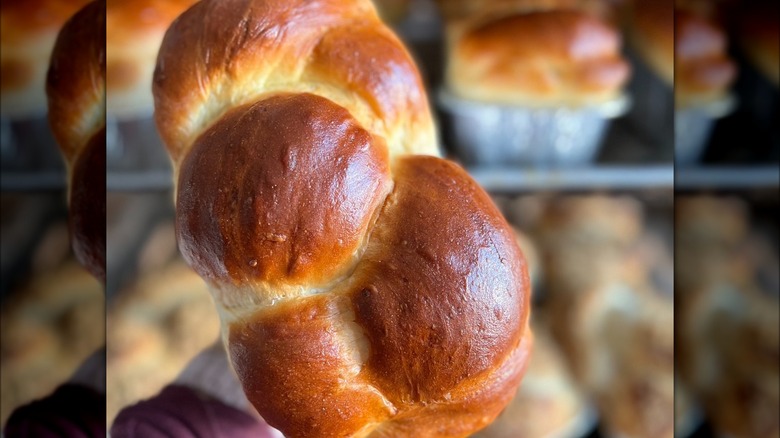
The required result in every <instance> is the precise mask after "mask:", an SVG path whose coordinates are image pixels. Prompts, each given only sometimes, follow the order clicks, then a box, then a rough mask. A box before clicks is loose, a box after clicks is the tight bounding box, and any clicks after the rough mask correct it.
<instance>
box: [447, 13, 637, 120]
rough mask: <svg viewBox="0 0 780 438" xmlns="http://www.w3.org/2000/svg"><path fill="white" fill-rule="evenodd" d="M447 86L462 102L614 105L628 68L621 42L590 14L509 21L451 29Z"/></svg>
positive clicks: (532, 16)
mask: <svg viewBox="0 0 780 438" xmlns="http://www.w3.org/2000/svg"><path fill="white" fill-rule="evenodd" d="M449 41H450V49H449V56H450V59H449V62H448V66H447V84H448V86H449V87H450V89H451V90H452V91H454V92H455V93H456V94H458V95H459V96H461V97H463V98H467V99H474V100H480V101H489V102H502V103H511V104H517V105H527V106H549V105H572V106H578V105H587V104H597V103H600V102H603V101H605V100H609V99H611V98H615V97H616V96H617V95H618V94H619V93H620V90H621V88H622V86H623V84H625V82H626V81H627V79H628V75H629V72H630V67H629V65H628V63H626V62H625V61H624V60H623V58H622V57H621V55H620V35H619V33H618V32H617V31H615V30H614V29H613V28H612V27H610V26H609V25H607V24H606V23H605V22H603V21H601V20H600V19H598V18H596V17H593V16H591V15H589V14H588V13H586V12H582V11H575V10H555V11H541V12H531V13H525V14H518V15H511V16H507V17H504V18H501V19H498V20H494V21H489V22H487V23H483V24H480V25H478V26H476V27H470V28H468V29H465V30H458V29H457V28H456V27H453V28H451V33H450V35H449Z"/></svg>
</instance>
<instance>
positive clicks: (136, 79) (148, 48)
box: [106, 0, 196, 117]
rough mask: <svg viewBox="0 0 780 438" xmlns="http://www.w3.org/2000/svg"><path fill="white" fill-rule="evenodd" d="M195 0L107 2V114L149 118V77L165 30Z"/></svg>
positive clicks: (150, 82)
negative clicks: (147, 116) (145, 116)
mask: <svg viewBox="0 0 780 438" xmlns="http://www.w3.org/2000/svg"><path fill="white" fill-rule="evenodd" d="M195 1H196V0H109V1H108V2H107V5H106V48H107V60H106V64H107V77H106V80H107V83H106V85H107V93H108V95H107V105H108V107H107V111H108V114H109V115H111V116H115V117H139V116H144V115H151V114H152V111H153V109H154V99H153V97H152V87H151V84H152V74H153V73H154V66H155V63H156V61H157V52H158V51H159V49H160V44H161V43H162V39H163V36H164V35H165V31H166V30H167V29H168V26H170V24H171V22H173V20H174V19H176V17H178V16H179V14H181V13H182V12H184V10H185V9H187V8H188V7H190V6H191V5H192V4H193V3H194V2H195Z"/></svg>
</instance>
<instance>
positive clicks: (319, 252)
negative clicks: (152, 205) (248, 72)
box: [176, 94, 390, 286]
mask: <svg viewBox="0 0 780 438" xmlns="http://www.w3.org/2000/svg"><path fill="white" fill-rule="evenodd" d="M270 138H273V141H263V139H270ZM207 170H208V171H207ZM389 190H390V180H389V169H388V164H387V151H386V148H385V147H384V145H383V144H382V142H381V140H379V139H376V138H374V137H372V136H371V135H370V134H369V133H368V132H366V131H365V130H363V129H362V128H361V127H360V126H359V125H357V123H356V122H355V120H354V119H353V118H352V117H350V115H349V113H348V112H347V111H346V110H345V109H344V108H341V107H339V106H338V105H336V104H334V103H332V102H330V101H328V100H326V99H324V98H322V97H319V96H315V95H312V94H289V95H278V96H274V97H269V98H267V99H265V100H262V101H259V102H257V103H255V104H252V105H248V106H245V107H239V108H236V109H233V110H231V111H230V112H228V113H227V114H225V115H224V116H223V117H222V118H221V119H220V120H219V121H218V122H217V123H216V124H215V125H214V126H212V127H211V128H210V129H209V130H208V131H206V132H205V133H204V134H203V135H202V136H201V137H200V138H199V139H198V140H197V141H196V142H195V144H194V145H193V146H192V148H191V150H190V152H189V154H188V155H187V157H186V158H185V160H184V161H183V162H182V166H181V169H180V171H179V190H178V195H177V206H176V209H177V213H178V227H177V228H178V233H179V242H180V248H181V251H182V253H183V254H184V257H185V258H186V259H187V261H188V262H189V263H190V265H191V266H193V267H194V268H195V270H196V271H197V272H198V273H199V274H201V275H202V276H203V277H204V278H206V279H209V280H211V279H226V278H230V279H231V280H232V281H233V282H235V283H236V284H246V283H247V282H248V281H251V282H257V283H270V284H273V285H280V286H281V285H301V284H307V285H314V286H321V285H323V284H325V283H327V282H329V281H331V279H332V278H333V277H334V276H338V275H340V274H343V272H344V271H345V270H346V269H349V268H351V266H352V264H353V263H352V262H351V260H352V259H353V258H354V256H355V253H356V252H357V250H358V245H360V244H361V243H362V241H363V240H364V238H365V232H366V228H367V226H368V224H369V221H370V220H371V218H372V216H373V214H374V212H375V210H376V209H377V208H378V206H379V204H380V203H381V201H382V200H383V199H384V197H385V196H386V195H387V193H388V192H389ZM203 205H208V206H209V208H208V209H203V208H202V207H203ZM247 234H249V235H253V236H256V238H254V239H246V238H245V236H246V235H247Z"/></svg>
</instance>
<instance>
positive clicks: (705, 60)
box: [674, 9, 737, 108]
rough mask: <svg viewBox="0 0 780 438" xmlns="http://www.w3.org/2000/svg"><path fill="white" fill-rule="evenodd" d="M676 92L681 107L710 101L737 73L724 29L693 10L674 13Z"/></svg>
mask: <svg viewBox="0 0 780 438" xmlns="http://www.w3.org/2000/svg"><path fill="white" fill-rule="evenodd" d="M674 27H675V33H674V38H675V47H674V93H675V102H676V105H677V106H678V107H679V108H686V107H690V106H697V105H706V104H708V103H711V102H713V101H716V100H718V99H721V98H723V97H724V95H725V94H726V92H727V91H728V88H729V86H730V85H731V84H732V82H733V81H734V79H735V78H736V75H737V67H736V64H735V63H734V62H733V61H732V60H731V59H730V58H729V55H728V53H727V50H726V49H727V47H726V45H727V40H726V34H725V32H724V30H723V29H722V28H721V27H720V26H719V25H718V24H717V23H716V22H714V21H712V20H711V19H709V18H707V17H704V16H700V15H697V14H695V13H693V12H691V11H689V10H684V9H677V10H676V11H675V14H674Z"/></svg>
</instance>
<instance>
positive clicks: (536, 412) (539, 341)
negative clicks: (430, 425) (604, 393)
mask: <svg viewBox="0 0 780 438" xmlns="http://www.w3.org/2000/svg"><path fill="white" fill-rule="evenodd" d="M536 310H537V313H534V322H532V323H531V327H532V330H533V332H534V351H533V353H532V355H531V360H530V362H529V364H528V371H527V372H526V375H525V377H524V378H523V383H522V385H520V388H518V390H517V393H516V394H515V397H514V399H512V402H511V403H510V404H509V406H507V408H506V409H505V410H504V412H502V413H501V415H499V416H498V418H497V419H496V421H495V422H493V423H492V424H491V425H490V426H488V427H487V428H485V429H484V430H482V431H480V432H478V433H477V434H475V435H473V436H474V437H475V438H477V437H478V438H542V437H553V436H560V437H566V436H570V437H574V436H579V435H577V434H578V433H582V432H584V431H583V429H585V428H587V427H591V426H592V424H588V415H589V414H588V407H587V403H586V400H585V397H584V396H583V394H582V393H581V392H580V390H579V389H578V388H577V386H576V384H575V382H574V380H573V379H572V377H571V375H570V374H569V370H568V365H567V363H566V361H565V359H564V356H563V355H562V354H561V352H560V351H559V350H558V346H557V345H556V343H555V341H554V340H553V338H552V337H551V335H550V333H549V329H548V328H547V327H546V323H545V322H544V321H543V320H541V321H540V319H541V318H538V316H540V315H539V313H538V309H536Z"/></svg>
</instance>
